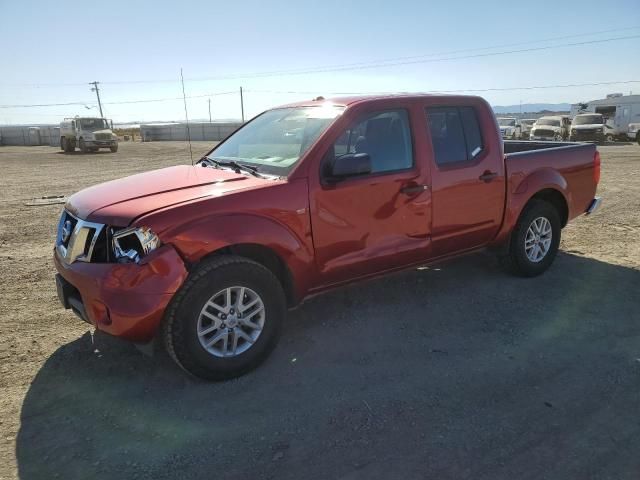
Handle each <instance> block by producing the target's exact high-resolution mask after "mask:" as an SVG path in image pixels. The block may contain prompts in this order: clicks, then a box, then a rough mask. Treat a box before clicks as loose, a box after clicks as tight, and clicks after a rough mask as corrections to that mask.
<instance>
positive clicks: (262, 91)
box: [245, 80, 640, 95]
mask: <svg viewBox="0 0 640 480" xmlns="http://www.w3.org/2000/svg"><path fill="white" fill-rule="evenodd" d="M630 83H640V80H622V81H612V82H595V83H566V84H562V85H530V86H525V87H496V88H467V89H458V90H427V91H426V92H425V93H463V92H494V91H500V92H502V91H511V90H537V89H548V88H570V87H596V86H602V85H622V84H630ZM245 91H246V92H251V93H275V94H296V95H318V93H319V92H318V91H317V90H316V91H309V90H307V91H300V90H295V91H294V90H245ZM322 93H325V94H327V95H389V94H394V93H398V92H322ZM407 93H408V92H407Z"/></svg>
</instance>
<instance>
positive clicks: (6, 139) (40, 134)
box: [0, 125, 60, 147]
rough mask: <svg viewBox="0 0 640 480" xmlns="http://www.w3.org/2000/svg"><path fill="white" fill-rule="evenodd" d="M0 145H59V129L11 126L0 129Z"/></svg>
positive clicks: (47, 126)
mask: <svg viewBox="0 0 640 480" xmlns="http://www.w3.org/2000/svg"><path fill="white" fill-rule="evenodd" d="M0 145H22V146H33V145H51V146H52V147H57V146H59V145H60V127H54V126H53V125H38V126H29V125H11V126H5V127H0Z"/></svg>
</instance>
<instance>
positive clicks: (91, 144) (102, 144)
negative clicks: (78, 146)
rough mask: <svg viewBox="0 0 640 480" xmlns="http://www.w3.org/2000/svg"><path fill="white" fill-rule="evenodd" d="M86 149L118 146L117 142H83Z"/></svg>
mask: <svg viewBox="0 0 640 480" xmlns="http://www.w3.org/2000/svg"><path fill="white" fill-rule="evenodd" d="M84 143H85V145H86V146H87V147H102V148H105V147H115V146H116V145H117V144H118V141H117V140H85V141H84Z"/></svg>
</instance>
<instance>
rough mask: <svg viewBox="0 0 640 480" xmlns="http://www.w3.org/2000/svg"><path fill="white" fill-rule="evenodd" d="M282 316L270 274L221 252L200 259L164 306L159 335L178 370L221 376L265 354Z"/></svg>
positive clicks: (214, 377)
mask: <svg viewBox="0 0 640 480" xmlns="http://www.w3.org/2000/svg"><path fill="white" fill-rule="evenodd" d="M285 315H286V302H285V296H284V292H283V290H282V287H281V285H280V282H279V281H278V279H277V278H276V277H275V275H274V274H273V273H272V272H271V271H270V270H268V269H267V268H265V267H264V266H262V265H260V264H259V263H256V262H253V261H252V260H249V259H246V258H243V257H237V256H231V255H225V256H220V257H214V258H212V259H210V260H207V261H205V262H204V263H202V264H201V265H200V266H198V267H197V268H196V270H195V271H194V272H193V273H192V274H191V275H190V276H189V279H188V280H187V281H186V282H185V284H184V286H183V287H182V288H181V290H180V292H178V293H177V294H176V297H175V298H174V300H173V301H172V303H171V305H170V307H169V308H168V310H167V313H166V316H165V321H164V324H163V329H162V336H163V340H164V344H165V347H166V350H167V352H168V353H169V354H170V356H171V357H172V358H173V359H174V360H175V362H176V363H177V364H178V365H180V366H181V367H182V368H183V369H184V370H186V371H187V372H189V373H191V374H192V375H194V376H197V377H200V378H203V379H207V380H225V379H228V378H233V377H237V376H240V375H242V374H244V373H246V372H248V371H250V370H252V369H254V368H255V367H257V366H258V365H259V364H260V363H262V362H263V361H264V359H265V358H267V356H268V355H269V353H270V352H271V351H272V350H273V348H274V347H275V345H276V343H277V341H278V338H279V336H280V328H281V325H282V321H283V319H284V317H285Z"/></svg>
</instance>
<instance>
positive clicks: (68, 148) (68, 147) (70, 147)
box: [64, 138, 76, 153]
mask: <svg viewBox="0 0 640 480" xmlns="http://www.w3.org/2000/svg"><path fill="white" fill-rule="evenodd" d="M75 150H76V146H75V144H74V143H73V142H72V141H71V139H69V138H65V139H64V151H65V152H67V153H73V152H74V151H75Z"/></svg>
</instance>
